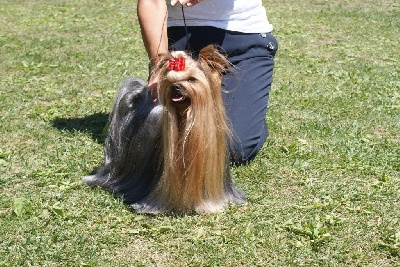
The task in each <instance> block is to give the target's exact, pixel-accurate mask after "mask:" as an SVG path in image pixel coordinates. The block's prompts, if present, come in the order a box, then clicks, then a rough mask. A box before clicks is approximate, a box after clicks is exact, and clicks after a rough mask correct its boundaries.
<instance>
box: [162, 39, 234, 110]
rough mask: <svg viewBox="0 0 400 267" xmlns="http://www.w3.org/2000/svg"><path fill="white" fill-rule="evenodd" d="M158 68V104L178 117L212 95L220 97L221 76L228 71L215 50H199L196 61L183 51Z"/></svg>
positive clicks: (172, 54)
mask: <svg viewBox="0 0 400 267" xmlns="http://www.w3.org/2000/svg"><path fill="white" fill-rule="evenodd" d="M160 64H161V67H160V69H159V71H160V77H161V81H160V86H159V96H160V100H161V103H162V104H163V105H164V106H166V107H167V108H168V107H173V108H175V110H176V111H177V112H178V113H182V112H185V111H186V110H187V108H188V107H189V106H190V105H192V104H194V105H196V103H198V104H200V103H201V102H203V101H206V99H210V97H211V98H212V95H213V94H216V93H218V94H220V86H221V76H222V73H223V72H224V71H226V70H227V68H228V67H229V63H228V62H227V61H226V59H225V58H224V57H223V56H222V55H220V54H219V53H218V52H217V51H216V50H215V48H214V46H208V47H206V48H204V49H202V50H201V51H200V53H199V59H198V60H194V59H192V58H191V57H190V56H189V55H188V54H187V53H185V52H183V51H173V52H171V54H170V55H168V56H166V57H165V58H163V59H162V60H161V62H160ZM215 91H217V92H215ZM195 102H196V103H195Z"/></svg>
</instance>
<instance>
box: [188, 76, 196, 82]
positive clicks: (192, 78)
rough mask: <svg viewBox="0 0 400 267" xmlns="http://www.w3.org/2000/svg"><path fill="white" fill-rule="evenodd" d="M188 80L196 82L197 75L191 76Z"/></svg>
mask: <svg viewBox="0 0 400 267" xmlns="http://www.w3.org/2000/svg"><path fill="white" fill-rule="evenodd" d="M188 81H189V82H191V83H194V82H196V81H197V79H196V78H195V77H190V78H189V79H188Z"/></svg>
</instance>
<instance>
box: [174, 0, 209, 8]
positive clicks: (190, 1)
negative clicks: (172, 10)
mask: <svg viewBox="0 0 400 267" xmlns="http://www.w3.org/2000/svg"><path fill="white" fill-rule="evenodd" d="M201 1H202V0H171V5H172V6H174V5H176V4H177V3H179V4H181V5H182V6H187V7H191V6H194V5H197V4H198V3H200V2H201Z"/></svg>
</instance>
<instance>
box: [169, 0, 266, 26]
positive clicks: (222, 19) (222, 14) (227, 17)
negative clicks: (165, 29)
mask: <svg viewBox="0 0 400 267" xmlns="http://www.w3.org/2000/svg"><path fill="white" fill-rule="evenodd" d="M167 2H168V3H169V2H170V0H168V1H167ZM183 12H184V14H185V20H186V25H187V26H213V27H217V28H221V29H225V30H229V31H236V32H242V33H267V32H271V31H272V28H273V27H272V25H271V24H270V23H269V22H268V19H267V14H266V11H265V8H264V6H263V5H262V2H261V0H203V1H202V2H201V3H199V4H197V5H195V6H193V7H184V8H183ZM168 26H184V22H183V14H182V6H181V5H179V4H176V5H175V6H171V5H170V4H168Z"/></svg>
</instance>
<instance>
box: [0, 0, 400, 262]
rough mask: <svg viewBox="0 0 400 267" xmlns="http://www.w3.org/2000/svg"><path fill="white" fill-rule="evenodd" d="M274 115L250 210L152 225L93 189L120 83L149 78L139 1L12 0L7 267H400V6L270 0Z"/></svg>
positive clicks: (2, 184) (4, 136) (5, 56)
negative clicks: (89, 183)
mask: <svg viewBox="0 0 400 267" xmlns="http://www.w3.org/2000/svg"><path fill="white" fill-rule="evenodd" d="M265 3H266V5H267V6H269V7H268V13H269V18H270V20H271V22H272V23H273V24H274V26H275V31H274V34H275V35H276V37H277V39H278V40H279V42H280V50H279V53H278V55H277V58H276V69H275V81H274V84H273V92H272V95H271V108H270V110H269V112H268V121H269V125H270V131H271V135H270V137H269V139H268V142H267V143H266V145H265V147H264V148H263V150H262V151H261V153H260V155H259V156H258V157H257V158H256V160H255V161H254V162H252V163H251V164H249V165H247V166H244V167H239V168H233V169H232V171H233V173H234V175H235V181H236V184H238V186H239V187H240V188H242V189H243V190H244V191H246V192H247V194H248V203H247V204H246V205H245V206H239V207H231V208H230V209H228V210H227V211H226V212H224V213H222V214H217V215H206V216H204V215H190V216H182V217H174V216H157V217H153V216H144V215H138V214H134V213H132V212H130V210H129V209H128V207H126V206H125V205H124V204H123V203H122V202H121V201H120V200H119V199H117V198H114V197H113V196H111V195H110V194H108V193H107V192H104V191H102V190H99V189H94V190H93V189H89V188H87V187H85V186H84V185H83V184H82V183H81V177H82V176H84V175H87V174H88V173H90V172H92V171H93V170H94V169H95V168H96V166H98V164H99V163H100V161H101V159H102V150H103V145H102V142H103V140H104V134H103V126H104V124H105V122H106V119H107V114H108V112H109V110H110V107H111V105H112V101H113V98H114V95H115V92H116V89H117V87H118V85H119V84H120V82H121V81H122V80H123V79H124V78H126V77H128V76H137V77H141V78H146V74H147V57H146V55H145V52H144V49H143V45H142V42H141V38H140V33H139V27H138V22H137V19H136V9H135V8H136V7H135V3H134V1H133V2H132V1H118V0H117V1H115V0H114V1H111V0H105V1H87V0H86V1H45V0H38V1H22V0H20V1H9V0H0V17H1V19H0V28H1V31H0V61H1V62H0V63H1V67H0V110H1V113H0V266H374V267H375V266H400V208H399V206H400V70H399V65H400V56H399V36H400V20H399V17H400V5H399V3H398V2H397V1H396V0H380V1H371V0H363V1H361V0H354V1H347V0H346V1H322V0H315V1H306V0H301V1H289V0H283V1H275V2H272V3H271V2H270V1H265Z"/></svg>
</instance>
